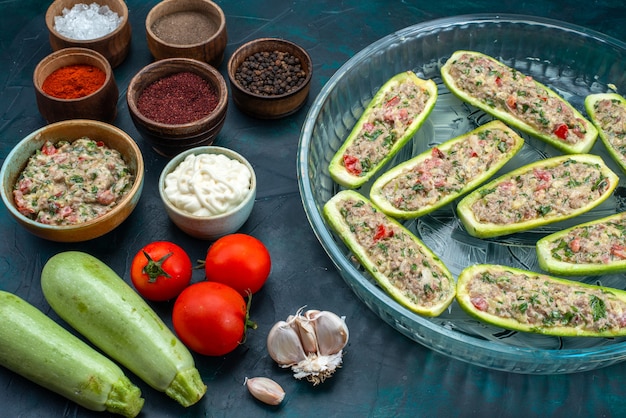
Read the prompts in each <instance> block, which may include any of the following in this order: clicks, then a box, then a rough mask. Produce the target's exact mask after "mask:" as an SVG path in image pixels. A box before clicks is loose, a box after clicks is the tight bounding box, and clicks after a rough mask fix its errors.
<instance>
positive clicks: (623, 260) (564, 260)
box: [536, 212, 626, 276]
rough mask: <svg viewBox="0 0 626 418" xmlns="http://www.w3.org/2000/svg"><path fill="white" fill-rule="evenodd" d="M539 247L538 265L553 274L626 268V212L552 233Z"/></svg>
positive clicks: (579, 273)
mask: <svg viewBox="0 0 626 418" xmlns="http://www.w3.org/2000/svg"><path fill="white" fill-rule="evenodd" d="M536 249H537V258H538V260H539V266H540V267H541V268H542V269H544V270H545V271H547V272H548V273H551V274H563V275H568V276H576V275H596V274H609V273H621V272H626V212H622V213H618V214H616V215H611V216H608V217H605V218H602V219H597V220H595V221H591V222H586V223H583V224H580V225H576V226H573V227H571V228H568V229H565V230H563V231H559V232H555V233H554V234H550V235H548V236H546V237H544V238H542V239H540V240H539V241H537V245H536Z"/></svg>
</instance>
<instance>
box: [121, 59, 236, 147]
mask: <svg viewBox="0 0 626 418" xmlns="http://www.w3.org/2000/svg"><path fill="white" fill-rule="evenodd" d="M126 101H127V103H128V110H129V112H130V115H131V119H132V121H133V123H134V124H135V127H136V128H137V130H138V131H139V133H140V134H141V136H142V137H143V138H144V139H145V140H146V141H147V142H148V143H149V144H150V145H151V146H152V148H153V149H154V150H155V151H157V152H158V153H160V154H162V155H164V156H168V157H171V156H174V155H176V154H178V153H180V152H182V151H184V150H187V149H190V148H194V147H198V146H203V145H211V144H212V143H213V141H214V140H215V137H216V136H217V134H218V133H219V132H220V130H221V129H222V127H223V126H224V121H225V119H226V112H227V109H228V88H227V87H226V81H225V80H224V77H222V75H221V74H220V73H219V72H218V71H217V70H216V69H215V68H214V67H213V66H211V65H209V64H207V63H205V62H202V61H198V60H195V59H190V58H167V59H163V60H159V61H155V62H153V63H151V64H149V65H147V66H145V67H144V68H142V69H141V70H140V71H139V72H138V73H137V74H135V76H134V77H133V78H132V79H131V81H130V83H129V85H128V90H127V92H126Z"/></svg>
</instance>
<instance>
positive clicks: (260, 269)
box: [204, 234, 272, 297]
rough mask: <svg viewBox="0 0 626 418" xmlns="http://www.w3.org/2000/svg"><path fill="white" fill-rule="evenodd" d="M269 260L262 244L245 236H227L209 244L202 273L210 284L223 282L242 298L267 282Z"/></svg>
mask: <svg viewBox="0 0 626 418" xmlns="http://www.w3.org/2000/svg"><path fill="white" fill-rule="evenodd" d="M271 267H272V261H271V258H270V253H269V251H268V250H267V248H266V247H265V245H264V244H263V243H262V242H261V241H259V240H258V239H256V238H254V237H252V236H250V235H246V234H231V235H226V236H224V237H222V238H220V239H218V240H217V241H215V242H214V243H213V245H211V247H210V248H209V251H208V252H207V255H206V259H205V264H204V270H205V273H206V278H207V280H208V281H210V282H219V283H224V284H225V285H228V286H230V287H232V288H233V289H235V290H236V291H238V292H239V293H240V294H241V295H242V296H244V297H245V296H246V295H247V294H248V292H249V293H256V292H258V291H259V289H261V287H262V286H263V285H264V284H265V282H266V281H267V277H268V276H269V274H270V270H271Z"/></svg>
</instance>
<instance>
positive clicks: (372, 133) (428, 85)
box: [328, 71, 437, 188]
mask: <svg viewBox="0 0 626 418" xmlns="http://www.w3.org/2000/svg"><path fill="white" fill-rule="evenodd" d="M436 101H437V85H436V84H435V82H434V81H432V80H422V79H421V78H419V77H418V76H416V75H415V74H414V73H413V72H411V71H405V72H402V73H400V74H397V75H395V76H393V77H392V78H390V79H389V80H388V81H387V82H385V84H384V85H383V86H382V87H381V88H380V89H379V90H378V92H376V94H375V95H374V97H373V98H372V100H371V101H370V103H369V104H368V106H367V107H366V108H365V110H364V111H363V114H362V115H361V117H360V118H359V120H358V121H357V122H356V124H355V125H354V127H353V128H352V131H351V132H350V135H348V137H347V138H346V140H345V142H344V143H343V145H342V146H341V147H340V148H339V150H337V152H336V153H335V156H334V157H333V159H332V160H331V161H330V164H329V167H328V170H329V172H330V176H331V177H332V178H333V180H335V181H336V182H337V183H338V184H340V185H342V186H344V187H348V188H357V187H360V186H362V185H363V184H364V183H366V182H367V181H368V180H369V179H370V178H372V176H373V175H374V174H376V172H378V171H379V170H380V169H381V168H382V167H383V166H384V165H385V164H386V163H387V162H388V161H389V160H390V159H391V158H392V157H393V156H394V155H395V154H397V152H398V151H399V150H400V149H401V148H402V147H403V146H404V145H405V144H406V143H407V142H408V141H409V140H410V139H411V138H412V137H413V135H414V134H415V132H417V130H418V129H419V128H420V127H421V126H422V124H423V123H424V121H425V120H426V118H427V117H428V115H430V112H431V111H432V110H433V108H434V107H435V102H436Z"/></svg>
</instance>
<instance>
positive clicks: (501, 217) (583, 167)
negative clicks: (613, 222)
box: [457, 154, 619, 238]
mask: <svg viewBox="0 0 626 418" xmlns="http://www.w3.org/2000/svg"><path fill="white" fill-rule="evenodd" d="M618 181H619V178H618V176H617V175H616V174H615V173H614V172H613V171H611V169H610V168H608V167H607V166H606V164H604V161H602V158H600V157H598V156H596V155H591V154H578V155H562V156H559V157H553V158H549V159H546V160H541V161H538V162H535V163H532V164H528V165H526V166H523V167H520V168H518V169H516V170H513V171H511V172H510V173H507V174H505V175H503V176H501V177H498V178H497V179H495V180H493V181H491V182H489V183H487V184H485V185H483V186H481V187H480V188H478V189H476V190H474V191H473V192H471V193H470V194H468V195H467V196H465V197H464V198H463V199H462V200H461V201H460V202H459V204H458V206H457V213H458V215H459V218H460V219H461V222H462V223H463V225H464V226H465V229H466V230H467V232H468V233H469V234H470V235H473V236H475V237H478V238H490V237H496V236H501V235H507V234H512V233H514V232H520V231H526V230H529V229H533V228H537V227H539V226H544V225H548V224H551V223H554V222H559V221H563V220H566V219H570V218H573V217H575V216H578V215H580V214H582V213H585V212H587V211H589V210H591V209H593V208H594V207H596V206H598V205H599V204H600V203H602V202H604V201H605V200H606V199H607V198H608V197H609V196H610V195H611V193H612V192H613V190H615V187H616V186H617V184H618Z"/></svg>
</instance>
